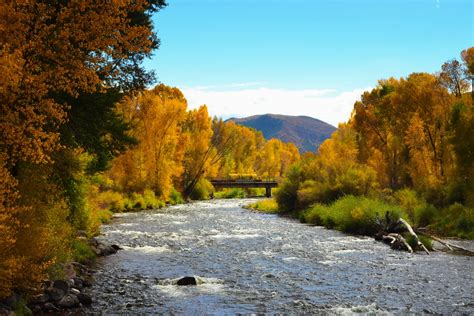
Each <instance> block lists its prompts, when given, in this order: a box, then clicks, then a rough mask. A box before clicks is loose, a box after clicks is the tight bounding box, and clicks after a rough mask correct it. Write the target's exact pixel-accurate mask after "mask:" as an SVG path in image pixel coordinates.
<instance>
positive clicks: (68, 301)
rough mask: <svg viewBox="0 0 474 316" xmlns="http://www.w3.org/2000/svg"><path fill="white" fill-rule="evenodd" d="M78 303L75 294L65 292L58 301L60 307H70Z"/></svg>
mask: <svg viewBox="0 0 474 316" xmlns="http://www.w3.org/2000/svg"><path fill="white" fill-rule="evenodd" d="M78 305H79V299H78V298H77V296H75V295H72V294H67V295H66V296H64V297H63V298H62V299H61V300H60V301H59V302H58V306H59V307H62V308H72V307H76V306H78Z"/></svg>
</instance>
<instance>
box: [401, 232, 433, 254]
mask: <svg viewBox="0 0 474 316" xmlns="http://www.w3.org/2000/svg"><path fill="white" fill-rule="evenodd" d="M403 237H404V238H405V240H406V241H407V242H408V244H409V245H410V247H411V248H412V249H413V250H416V249H418V250H419V248H418V244H417V243H416V239H415V237H413V236H412V235H410V234H404V236H403ZM418 240H419V241H420V242H421V243H422V244H423V245H425V247H426V249H428V250H430V251H432V250H433V241H432V240H431V239H429V238H428V237H426V236H423V235H418Z"/></svg>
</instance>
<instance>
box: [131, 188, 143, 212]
mask: <svg viewBox="0 0 474 316" xmlns="http://www.w3.org/2000/svg"><path fill="white" fill-rule="evenodd" d="M131 201H132V205H133V206H132V208H133V209H134V210H144V209H145V208H146V202H145V199H144V198H143V195H141V194H139V193H135V192H134V193H132V196H131Z"/></svg>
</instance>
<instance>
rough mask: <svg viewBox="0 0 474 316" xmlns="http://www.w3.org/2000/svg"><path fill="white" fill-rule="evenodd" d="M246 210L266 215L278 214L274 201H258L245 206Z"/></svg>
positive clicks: (278, 210)
mask: <svg viewBox="0 0 474 316" xmlns="http://www.w3.org/2000/svg"><path fill="white" fill-rule="evenodd" d="M246 208H249V209H253V210H256V211H259V212H262V213H268V214H277V213H280V209H279V208H278V204H277V202H276V201H275V200H274V199H265V200H260V201H257V202H255V203H252V204H249V205H247V206H246Z"/></svg>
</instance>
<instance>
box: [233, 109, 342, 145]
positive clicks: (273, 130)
mask: <svg viewBox="0 0 474 316" xmlns="http://www.w3.org/2000/svg"><path fill="white" fill-rule="evenodd" d="M226 121H233V122H235V123H237V124H240V125H243V126H247V127H250V128H254V129H256V130H258V131H261V132H262V133H263V136H264V137H265V138H266V139H270V138H277V139H280V140H282V141H284V142H292V143H294V144H295V145H296V146H297V147H298V148H299V150H300V152H302V153H304V152H308V151H313V152H314V151H316V150H317V149H318V148H319V146H320V145H321V144H322V142H323V141H325V140H326V139H328V138H329V137H330V136H331V134H332V133H333V132H334V131H335V130H336V127H334V126H332V125H330V124H328V123H326V122H324V121H321V120H319V119H317V118H313V117H310V116H306V115H299V116H291V115H283V114H271V113H267V114H259V115H252V116H248V117H243V118H235V117H232V118H229V119H228V120H226Z"/></svg>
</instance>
